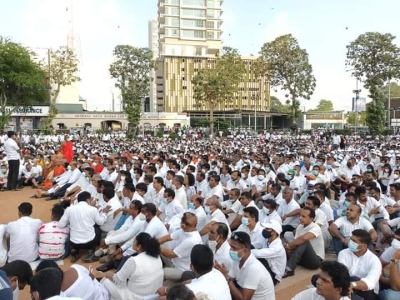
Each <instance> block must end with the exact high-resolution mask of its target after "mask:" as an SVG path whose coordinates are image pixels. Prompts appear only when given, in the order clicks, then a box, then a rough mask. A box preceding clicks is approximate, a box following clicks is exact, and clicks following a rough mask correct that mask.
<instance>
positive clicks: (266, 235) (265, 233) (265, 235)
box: [262, 230, 271, 239]
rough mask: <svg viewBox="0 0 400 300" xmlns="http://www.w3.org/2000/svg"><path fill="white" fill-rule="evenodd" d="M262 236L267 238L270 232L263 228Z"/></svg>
mask: <svg viewBox="0 0 400 300" xmlns="http://www.w3.org/2000/svg"><path fill="white" fill-rule="evenodd" d="M262 236H263V238H264V239H269V238H270V237H271V232H270V231H266V230H263V231H262Z"/></svg>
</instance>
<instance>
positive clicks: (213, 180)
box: [201, 175, 224, 202]
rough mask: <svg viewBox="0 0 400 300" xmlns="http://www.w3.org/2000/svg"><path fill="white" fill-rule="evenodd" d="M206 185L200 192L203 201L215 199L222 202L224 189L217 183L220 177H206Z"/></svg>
mask: <svg viewBox="0 0 400 300" xmlns="http://www.w3.org/2000/svg"><path fill="white" fill-rule="evenodd" d="M208 180H209V181H208V185H206V186H205V188H204V189H203V190H202V192H201V196H202V197H203V198H204V200H206V201H207V200H208V199H209V198H214V199H217V200H218V201H219V202H222V201H223V199H224V189H223V187H222V185H221V184H220V183H219V181H220V177H219V176H218V175H210V176H209V177H208Z"/></svg>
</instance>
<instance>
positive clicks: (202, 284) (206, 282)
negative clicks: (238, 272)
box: [186, 269, 232, 300]
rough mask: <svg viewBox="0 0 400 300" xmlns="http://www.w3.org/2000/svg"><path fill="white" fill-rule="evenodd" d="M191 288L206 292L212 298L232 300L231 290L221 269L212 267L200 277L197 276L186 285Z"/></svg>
mask: <svg viewBox="0 0 400 300" xmlns="http://www.w3.org/2000/svg"><path fill="white" fill-rule="evenodd" d="M186 286H187V287H188V288H189V289H190V290H192V291H193V292H194V294H197V293H200V292H201V293H204V294H206V295H207V296H208V297H209V298H210V299H215V300H217V299H218V300H231V299H232V298H231V292H230V289H229V285H228V283H227V282H226V279H225V277H224V275H222V273H221V272H220V271H217V270H215V269H212V270H211V271H210V272H208V273H206V274H204V275H203V276H201V277H199V278H195V279H193V280H192V282H191V283H189V284H187V285H186Z"/></svg>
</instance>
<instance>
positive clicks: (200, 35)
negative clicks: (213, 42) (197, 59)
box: [194, 30, 204, 39]
mask: <svg viewBox="0 0 400 300" xmlns="http://www.w3.org/2000/svg"><path fill="white" fill-rule="evenodd" d="M194 37H195V38H198V39H202V38H204V32H203V31H199V30H195V31H194Z"/></svg>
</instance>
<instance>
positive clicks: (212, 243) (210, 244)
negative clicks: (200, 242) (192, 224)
mask: <svg viewBox="0 0 400 300" xmlns="http://www.w3.org/2000/svg"><path fill="white" fill-rule="evenodd" d="M217 245H218V240H216V241H210V240H209V241H208V247H210V249H211V251H212V252H213V253H214V254H215V252H217Z"/></svg>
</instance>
